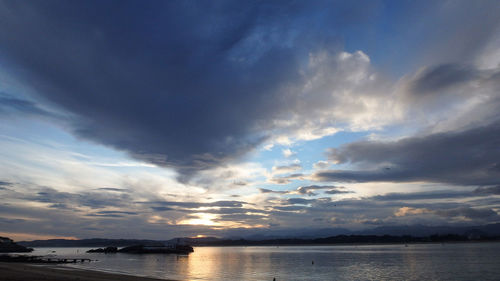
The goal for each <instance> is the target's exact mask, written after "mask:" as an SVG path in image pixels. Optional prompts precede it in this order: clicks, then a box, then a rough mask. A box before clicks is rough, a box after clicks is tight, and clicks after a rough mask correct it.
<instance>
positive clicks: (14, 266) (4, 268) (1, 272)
mask: <svg viewBox="0 0 500 281" xmlns="http://www.w3.org/2000/svg"><path fill="white" fill-rule="evenodd" d="M0 280H2V281H27V280H39V281H75V280H81V281H84V280H88V281H113V280H117V281H159V280H162V281H165V280H164V279H154V278H146V277H135V276H129V275H121V274H112V273H105V272H99V271H91V270H81V269H73V268H70V267H62V266H37V265H32V264H22V263H0Z"/></svg>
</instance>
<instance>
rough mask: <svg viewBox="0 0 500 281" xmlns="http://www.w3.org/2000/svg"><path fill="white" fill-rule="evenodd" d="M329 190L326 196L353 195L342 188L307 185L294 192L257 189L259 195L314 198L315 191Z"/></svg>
mask: <svg viewBox="0 0 500 281" xmlns="http://www.w3.org/2000/svg"><path fill="white" fill-rule="evenodd" d="M320 189H329V190H327V191H325V192H324V193H326V194H343V193H353V192H352V191H348V190H344V189H345V187H343V186H333V185H308V186H299V187H297V189H295V190H280V191H278V190H271V189H266V188H259V191H260V192H261V193H276V194H300V195H308V196H316V195H318V194H316V193H314V191H315V190H320Z"/></svg>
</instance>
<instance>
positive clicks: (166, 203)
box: [136, 200, 249, 210]
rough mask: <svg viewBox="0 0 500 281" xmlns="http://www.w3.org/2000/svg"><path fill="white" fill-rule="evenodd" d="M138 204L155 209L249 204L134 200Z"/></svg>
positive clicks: (234, 206)
mask: <svg viewBox="0 0 500 281" xmlns="http://www.w3.org/2000/svg"><path fill="white" fill-rule="evenodd" d="M136 203H138V204H146V205H155V206H154V208H157V210H167V209H162V207H167V208H170V207H180V208H188V209H197V208H201V207H233V208H240V207H242V206H243V204H249V203H247V202H243V201H232V200H230V201H225V200H222V201H215V202H209V203H204V202H188V201H183V202H179V201H146V202H136Z"/></svg>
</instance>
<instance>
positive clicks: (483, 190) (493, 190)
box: [474, 185, 500, 195]
mask: <svg viewBox="0 0 500 281" xmlns="http://www.w3.org/2000/svg"><path fill="white" fill-rule="evenodd" d="M474 193H476V194H478V195H500V185H497V186H491V187H479V188H477V189H476V190H474Z"/></svg>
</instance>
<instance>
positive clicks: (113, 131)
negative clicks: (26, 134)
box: [0, 1, 371, 174]
mask: <svg viewBox="0 0 500 281" xmlns="http://www.w3.org/2000/svg"><path fill="white" fill-rule="evenodd" d="M370 6H371V4H369V3H364V4H363V5H356V4H349V3H335V2H317V3H316V4H314V5H305V2H291V3H290V2H280V1H274V2H264V3H257V2H253V1H249V2H240V1H236V2H235V1H218V2H217V3H212V2H191V1H164V2H157V1H141V3H138V2H135V1H84V2H83V1H81V2H80V1H78V2H74V1H71V2H68V1H43V2H19V1H4V2H2V3H1V6H0V18H1V19H2V25H1V27H0V45H1V46H2V47H1V49H0V51H1V53H2V59H4V60H5V61H6V62H8V63H9V64H10V69H11V71H12V73H15V74H16V77H17V78H18V79H20V80H21V81H22V82H24V83H27V84H29V85H30V86H32V87H34V88H35V89H36V91H37V93H40V94H41V95H43V96H44V98H46V99H48V100H49V101H50V102H52V103H54V104H57V105H59V106H62V107H63V108H64V109H65V110H67V111H69V112H71V113H72V114H74V115H75V116H77V118H76V119H74V120H73V121H72V122H73V123H72V126H71V127H72V128H73V131H74V132H75V133H76V134H77V135H78V136H80V137H83V138H86V139H90V140H94V141H97V142H99V143H103V144H106V145H109V146H111V147H114V148H117V149H119V150H124V151H127V152H129V153H130V155H132V156H134V157H136V158H138V159H141V160H145V161H149V162H152V163H155V164H158V165H162V166H171V167H174V168H176V169H178V170H179V171H180V172H181V173H183V174H190V173H192V172H194V171H197V170H200V169H206V168H210V167H213V166H216V165H219V164H220V163H221V162H223V161H226V160H228V159H234V158H235V157H238V156H239V155H241V154H243V153H245V152H247V151H249V150H251V149H252V148H254V147H255V146H256V145H257V144H259V143H260V142H262V141H263V140H264V139H266V138H267V137H268V136H267V135H265V134H263V133H262V132H263V131H264V130H265V129H269V126H270V125H269V124H270V123H271V122H267V120H269V118H272V117H273V116H278V115H280V114H282V113H283V112H284V110H283V105H284V103H283V97H282V96H281V93H282V90H283V89H284V88H287V87H290V86H292V85H293V84H294V83H300V81H301V78H300V73H299V72H300V63H302V62H301V57H303V56H304V55H305V56H306V57H307V55H308V53H309V52H310V51H311V50H313V49H314V48H321V47H322V46H324V45H325V44H326V43H335V42H336V41H337V40H336V39H335V38H336V36H337V35H336V33H335V32H336V31H335V28H333V27H335V26H338V25H343V26H348V25H349V24H354V23H357V22H359V21H362V20H364V18H366V17H369V13H368V11H370V9H369V8H370ZM346 11H348V12H346ZM319 12H320V13H323V12H326V14H319V16H316V17H310V15H311V14H318V13H319ZM325 25H328V26H330V27H331V28H325ZM319 38H321V40H319ZM329 45H333V46H337V45H338V44H329ZM5 102H9V103H10V104H11V105H14V106H17V107H18V108H19V109H22V110H24V111H36V110H37V108H36V107H34V106H33V105H32V104H30V103H23V102H22V101H17V100H5Z"/></svg>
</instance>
